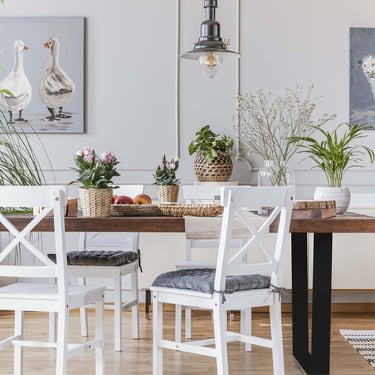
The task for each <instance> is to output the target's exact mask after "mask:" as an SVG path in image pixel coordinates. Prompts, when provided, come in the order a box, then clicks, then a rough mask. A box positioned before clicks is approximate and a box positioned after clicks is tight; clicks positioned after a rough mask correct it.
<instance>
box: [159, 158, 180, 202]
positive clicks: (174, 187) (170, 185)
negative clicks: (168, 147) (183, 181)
mask: <svg viewBox="0 0 375 375" xmlns="http://www.w3.org/2000/svg"><path fill="white" fill-rule="evenodd" d="M178 167H179V160H178V158H177V157H174V158H173V157H171V158H169V159H167V158H166V156H165V154H164V155H163V157H162V160H161V163H159V164H158V165H157V166H156V170H155V173H154V174H153V177H154V179H155V182H154V185H157V192H158V200H159V202H177V199H178V191H179V184H180V180H179V179H178V178H177V176H176V172H177V169H178Z"/></svg>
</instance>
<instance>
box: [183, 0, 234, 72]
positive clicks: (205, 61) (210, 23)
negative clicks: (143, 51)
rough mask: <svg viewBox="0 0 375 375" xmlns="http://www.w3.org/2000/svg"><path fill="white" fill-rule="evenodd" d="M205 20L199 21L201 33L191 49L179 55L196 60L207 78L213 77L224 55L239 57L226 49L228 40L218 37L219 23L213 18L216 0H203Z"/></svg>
mask: <svg viewBox="0 0 375 375" xmlns="http://www.w3.org/2000/svg"><path fill="white" fill-rule="evenodd" d="M204 8H205V10H206V20H205V21H203V22H202V23H201V33H200V37H199V39H198V41H197V42H196V43H195V44H194V47H193V49H192V50H191V51H188V52H185V53H183V54H182V55H180V57H181V58H183V59H190V60H198V61H199V64H200V67H201V70H202V71H203V73H204V74H205V75H206V76H207V77H208V78H214V77H215V76H216V74H217V73H218V71H219V70H220V68H221V65H222V63H223V56H224V55H233V56H236V57H239V56H240V54H239V53H237V52H234V51H230V50H229V49H228V42H227V41H223V39H222V38H221V37H220V24H219V22H217V21H216V20H215V8H217V0H204Z"/></svg>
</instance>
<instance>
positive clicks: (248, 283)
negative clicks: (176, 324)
mask: <svg viewBox="0 0 375 375" xmlns="http://www.w3.org/2000/svg"><path fill="white" fill-rule="evenodd" d="M215 272H216V270H215V269H212V268H189V269H180V270H177V271H171V272H166V273H163V274H161V275H159V276H158V277H157V278H156V279H155V280H154V282H153V283H152V286H155V287H162V288H177V289H190V290H196V291H198V292H203V293H210V294H212V293H213V292H214V282H215ZM269 287H270V277H269V276H264V275H240V276H227V279H226V284H225V293H233V292H237V291H241V290H249V289H263V288H269Z"/></svg>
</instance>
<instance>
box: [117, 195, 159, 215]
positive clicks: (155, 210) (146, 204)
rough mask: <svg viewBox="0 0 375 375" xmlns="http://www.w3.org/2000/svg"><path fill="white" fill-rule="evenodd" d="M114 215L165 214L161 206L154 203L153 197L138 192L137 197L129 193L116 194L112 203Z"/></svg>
mask: <svg viewBox="0 0 375 375" xmlns="http://www.w3.org/2000/svg"><path fill="white" fill-rule="evenodd" d="M111 215H112V216H163V213H162V211H161V210H160V208H159V206H158V205H156V204H152V199H151V197H150V196H149V195H147V194H137V195H136V196H135V197H130V196H128V195H114V196H113V197H112V204H111Z"/></svg>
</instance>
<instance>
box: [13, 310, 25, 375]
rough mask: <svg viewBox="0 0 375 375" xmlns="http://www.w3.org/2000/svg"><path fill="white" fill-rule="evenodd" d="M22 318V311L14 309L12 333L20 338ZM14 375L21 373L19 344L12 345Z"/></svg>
mask: <svg viewBox="0 0 375 375" xmlns="http://www.w3.org/2000/svg"><path fill="white" fill-rule="evenodd" d="M23 320H24V312H23V311H19V310H16V311H15V312H14V334H15V335H17V336H19V338H20V339H22V338H23V330H24V326H23ZM13 361H14V375H21V374H23V348H22V346H20V345H15V346H14V359H13Z"/></svg>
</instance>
